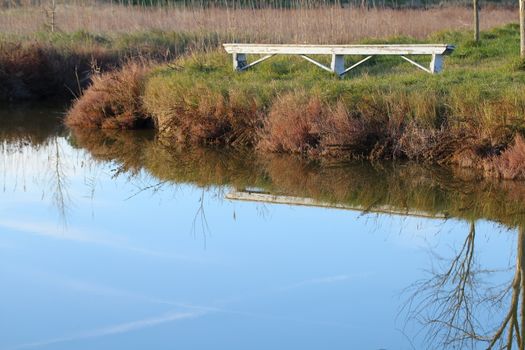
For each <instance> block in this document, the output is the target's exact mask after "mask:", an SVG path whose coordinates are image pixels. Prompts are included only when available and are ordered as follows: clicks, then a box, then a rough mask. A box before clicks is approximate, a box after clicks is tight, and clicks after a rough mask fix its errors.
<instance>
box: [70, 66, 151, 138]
mask: <svg viewBox="0 0 525 350" xmlns="http://www.w3.org/2000/svg"><path fill="white" fill-rule="evenodd" d="M147 71H148V68H147V66H145V65H143V64H138V63H130V64H127V65H126V66H125V68H124V69H123V70H121V71H115V72H109V73H105V74H102V75H97V76H95V77H93V83H92V85H91V87H90V88H89V89H88V90H87V91H86V93H85V94H84V95H83V96H82V98H81V99H79V100H76V102H75V103H74V105H73V107H72V108H71V111H70V113H69V116H68V118H67V121H66V124H67V125H68V126H70V127H81V128H97V129H136V128H141V127H144V126H145V125H147V124H148V123H151V117H150V116H149V114H148V112H147V111H146V110H145V109H144V108H143V104H142V95H143V89H144V76H145V74H146V72H147Z"/></svg>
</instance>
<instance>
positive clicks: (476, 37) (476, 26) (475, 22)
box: [473, 0, 525, 42]
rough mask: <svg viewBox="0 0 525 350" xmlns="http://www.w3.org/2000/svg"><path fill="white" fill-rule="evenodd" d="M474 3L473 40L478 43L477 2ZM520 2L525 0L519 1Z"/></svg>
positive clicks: (475, 0) (477, 0) (476, 0)
mask: <svg viewBox="0 0 525 350" xmlns="http://www.w3.org/2000/svg"><path fill="white" fill-rule="evenodd" d="M473 1H474V4H473V5H474V40H475V41H476V42H478V41H479V0H473ZM520 1H521V2H523V1H525V0H520Z"/></svg>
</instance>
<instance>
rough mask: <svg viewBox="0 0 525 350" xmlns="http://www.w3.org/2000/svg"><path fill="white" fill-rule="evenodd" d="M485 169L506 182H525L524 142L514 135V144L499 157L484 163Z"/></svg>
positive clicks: (520, 137)
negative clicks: (517, 180)
mask: <svg viewBox="0 0 525 350" xmlns="http://www.w3.org/2000/svg"><path fill="white" fill-rule="evenodd" d="M485 169H486V170H487V171H489V172H491V173H495V174H496V175H497V176H499V177H501V178H503V179H506V180H515V179H521V180H525V140H524V139H523V136H521V135H519V134H518V135H516V137H515V138H514V143H513V144H512V145H511V146H509V147H508V148H507V149H506V150H505V151H504V152H503V153H501V154H500V155H499V156H495V157H493V158H491V159H489V160H488V161H486V162H485Z"/></svg>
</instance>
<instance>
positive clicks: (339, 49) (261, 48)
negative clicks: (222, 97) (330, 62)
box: [223, 44, 454, 56]
mask: <svg viewBox="0 0 525 350" xmlns="http://www.w3.org/2000/svg"><path fill="white" fill-rule="evenodd" d="M223 47H224V49H225V50H226V52H228V53H230V54H234V53H242V54H263V55H275V54H281V55H367V56H368V55H446V54H449V53H451V52H452V51H453V50H454V46H453V45H449V44H416V45H280V44H271V45H266V44H223Z"/></svg>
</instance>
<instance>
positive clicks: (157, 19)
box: [0, 1, 518, 44]
mask: <svg viewBox="0 0 525 350" xmlns="http://www.w3.org/2000/svg"><path fill="white" fill-rule="evenodd" d="M471 16H472V13H471V10H470V9H469V8H467V7H459V6H456V7H455V6H449V7H444V8H432V9H427V10H422V9H416V10H410V9H404V10H395V9H382V8H377V9H369V10H365V9H360V8H341V7H338V6H323V7H317V8H308V7H304V8H300V9H271V8H265V9H238V8H236V9H229V8H227V7H226V8H213V7H211V8H210V7H208V8H200V7H192V8H181V7H169V6H163V7H156V6H152V7H140V6H122V5H116V4H113V5H110V4H105V5H104V4H97V3H95V2H94V1H93V2H90V1H84V2H82V4H63V5H59V6H57V10H56V22H57V27H58V28H59V29H60V30H62V31H65V32H71V31H77V30H85V31H89V32H94V33H100V32H134V31H149V30H161V31H176V32H209V31H213V32H216V33H219V34H220V35H221V36H223V37H228V38H229V39H230V40H235V39H236V38H237V39H238V38H246V37H249V38H251V39H252V40H255V41H271V42H274V43H275V42H287V43H292V42H293V43H331V44H335V43H352V42H355V41H357V40H360V39H363V38H385V37H393V36H411V37H415V38H420V39H421V38H425V37H427V36H428V35H429V34H432V33H434V32H436V31H441V30H445V29H456V30H459V29H467V28H470V26H471ZM0 18H1V20H0V32H4V33H18V34H29V33H32V32H35V31H39V30H41V29H42V28H44V26H45V25H46V21H47V18H46V15H45V11H44V8H43V7H39V6H36V7H23V8H12V9H3V10H0ZM481 18H482V21H481V28H482V29H488V28H492V27H495V26H500V25H503V24H506V23H509V22H516V21H517V19H518V13H517V11H515V10H513V9H506V8H485V9H482V10H481Z"/></svg>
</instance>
